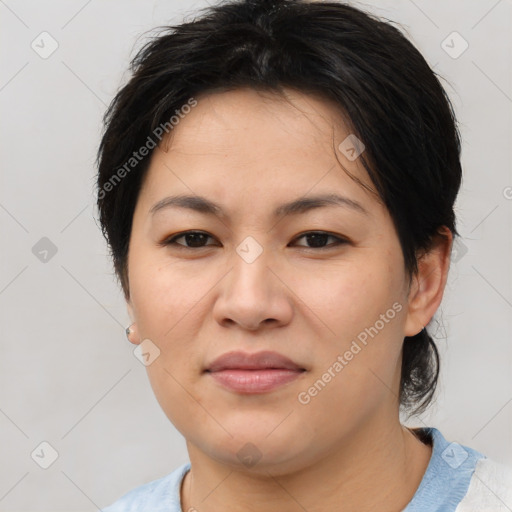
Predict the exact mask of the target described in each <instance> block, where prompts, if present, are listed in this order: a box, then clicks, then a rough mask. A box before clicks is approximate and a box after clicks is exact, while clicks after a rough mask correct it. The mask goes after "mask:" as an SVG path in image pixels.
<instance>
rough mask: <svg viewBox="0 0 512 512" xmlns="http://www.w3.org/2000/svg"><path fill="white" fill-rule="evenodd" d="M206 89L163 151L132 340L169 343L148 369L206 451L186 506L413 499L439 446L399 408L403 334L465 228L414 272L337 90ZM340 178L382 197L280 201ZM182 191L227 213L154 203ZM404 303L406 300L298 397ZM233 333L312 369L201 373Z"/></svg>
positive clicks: (137, 265)
mask: <svg viewBox="0 0 512 512" xmlns="http://www.w3.org/2000/svg"><path fill="white" fill-rule="evenodd" d="M197 99H198V105H197V106H196V107H195V108H193V109H192V110H191V112H190V113H189V114H188V115H186V116H185V117H184V118H183V119H182V120H181V121H180V123H179V125H177V126H176V127H175V128H174V130H173V132H172V138H171V139H170V140H168V141H167V142H168V144H167V147H162V148H160V149H158V150H157V151H155V152H154V153H153V156H152V160H151V163H150V168H149V170H148V174H147V176H146V179H145V181H144V184H143V187H142V190H141V192H140V196H139V199H138V202H137V205H136V209H135V213H134V217H133V226H132V233H131V239H130V248H129V254H128V280H129V297H128V298H127V302H128V310H129V313H130V315H131V318H132V321H133V322H134V325H133V332H132V334H131V335H130V339H131V341H132V342H133V343H140V342H141V341H142V340H145V339H149V340H151V342H152V343H154V344H155V345H156V346H157V347H158V349H159V350H160V355H159V357H158V358H156V359H155V361H154V362H153V363H152V364H150V365H149V366H148V367H147V371H148V375H149V379H150V382H151V385H152V388H153V390H154V392H155V395H156V397H157V399H158V401H159V403H160V405H161V407H162V409H163V410H164V412H165V413H166V415H167V416H168V418H169V419H170V421H171V422H172V423H173V424H174V425H175V426H176V428H177V429H178V430H179V431H180V432H181V433H182V434H183V436H184V437H185V439H186V443H187V448H188V452H189V456H190V461H191V471H190V472H189V473H187V475H186V477H185V479H184V482H183V485H182V488H181V500H182V508H183V510H184V511H188V510H190V509H191V508H192V507H193V509H195V510H198V511H201V512H210V511H220V510H222V511H224V512H225V511H235V510H237V511H239V510H247V511H265V512H272V511H274V510H275V511H278V510H279V511H282V510H286V511H295V510H297V511H299V510H300V511H303V510H304V509H306V510H308V512H316V511H326V510H328V511H331V510H343V511H344V512H352V511H354V512H356V511H357V512H362V511H366V510H368V511H369V510H380V511H382V512H385V511H396V510H401V509H402V508H404V507H405V506H406V505H407V503H408V502H409V501H410V500H411V499H412V497H413V495H414V493H415V491H416V489H417V487H418V486H419V484H420V482H421V478H422V477H423V474H424V472H425V470H426V468H427V465H428V462H429V459H430V456H431V448H430V446H428V445H425V444H423V443H422V442H420V441H419V440H418V439H417V438H416V437H415V436H414V435H413V434H412V433H411V431H409V430H408V429H407V428H405V427H403V426H402V425H401V424H400V421H399V414H398V398H397V395H398V390H399V382H400V363H401V347H402V343H403V339H404V336H412V335H414V334H416V333H418V332H419V331H421V329H422V328H423V326H425V325H427V324H428V322H429V321H430V319H431V318H432V316H433V315H434V313H435V311H436V310H437V308H438V307H439V305H440V302H441V299H442V295H443V290H444V287H445V284H446V278H447V272H448V266H449V253H450V248H451V240H452V239H451V233H450V232H449V230H447V229H444V234H445V236H444V237H441V236H440V237H438V238H437V239H436V242H435V244H434V246H433V248H432V250H431V251H430V252H428V253H427V254H425V255H423V256H422V257H421V258H420V260H419V272H418V274H417V275H416V276H413V278H412V280H411V281H410V280H409V276H408V274H407V272H406V270H405V267H404V260H403V254H402V250H401V247H400V244H399V240H398V237H397V234H396V231H395V228H394V225H393V222H392V219H391V217H390V215H389V212H388V211H387V209H386V208H385V207H384V206H383V205H382V203H381V202H380V201H379V200H378V198H377V197H376V196H375V195H374V194H372V193H370V192H368V191H367V190H365V189H364V188H363V187H361V186H360V185H358V184H357V183H356V182H354V181H353V180H351V179H350V178H349V177H348V176H347V174H346V173H345V172H344V171H343V169H342V167H341V165H343V166H344V167H345V168H346V169H347V170H348V171H349V172H350V173H351V174H353V175H355V176H357V177H358V178H359V179H360V180H362V181H363V182H364V183H366V184H367V185H368V186H370V187H371V188H373V187H372V184H371V182H370V180H369V178H368V176H367V175H366V172H365V171H364V168H363V167H362V164H361V162H360V159H356V160H355V161H349V160H348V159H347V158H346V157H345V155H344V154H343V153H342V152H340V151H338V150H337V147H338V144H339V143H340V142H342V141H343V140H344V139H345V138H346V137H347V135H348V134H350V130H349V129H348V128H347V125H346V124H345V123H344V121H343V118H342V117H341V115H339V114H338V113H337V111H336V109H335V108H334V107H333V105H331V104H329V103H328V102H326V101H325V100H323V99H320V98H316V97H314V96H311V95H304V94H302V93H300V92H297V91H294V90H290V89H288V90H286V98H283V97H282V96H279V95H273V94H270V93H262V92H256V91H254V90H250V89H240V90H236V91H230V92H222V93H215V94H210V95H205V96H202V97H200V98H197ZM335 152H336V155H335ZM336 156H337V158H336ZM333 192H336V193H338V194H340V195H343V196H345V197H348V198H350V199H351V200H353V201H357V202H358V203H360V204H361V205H362V206H363V207H364V209H365V210H366V211H367V214H363V213H361V212H359V211H356V210H353V209H350V208H348V207H343V206H327V207H321V208H315V209H312V210H310V211H307V212H305V213H302V214H298V215H291V216H287V217H279V218H274V217H273V216H272V212H273V210H274V208H276V207H277V206H279V205H281V204H283V203H285V202H288V201H291V200H294V199H298V198H302V197H304V196H307V197H310V196H312V195H316V194H320V193H333ZM175 194H192V195H201V196H204V197H206V198H208V199H210V200H212V201H215V202H216V203H218V204H219V205H220V206H221V207H222V209H223V210H224V213H223V214H216V215H207V214H204V213H200V212H196V211H192V210H190V209H185V208H178V207H169V208H163V209H161V210H159V211H158V212H157V213H155V214H151V213H150V209H151V208H152V207H153V205H155V204H156V203H158V202H159V201H161V200H162V199H163V198H165V197H167V196H170V195H175ZM186 230H199V231H202V232H205V233H207V234H208V235H209V237H210V238H208V237H207V238H205V239H203V242H201V243H200V245H201V244H202V247H199V248H194V247H193V246H192V247H190V245H189V247H187V240H186V239H184V238H183V237H182V238H181V239H178V241H177V242H176V243H175V244H174V245H167V246H165V245H163V244H161V242H163V241H164V240H166V239H169V238H170V237H171V236H172V235H175V234H177V233H180V232H182V231H186ZM308 231H324V232H328V234H333V235H335V236H338V237H340V238H345V239H347V242H346V243H342V244H338V245H336V239H335V238H331V237H329V238H327V237H325V238H324V239H323V240H324V241H323V242H322V243H323V245H324V246H327V248H324V249H321V248H320V249H319V248H316V247H315V245H314V241H313V243H312V242H311V239H308V238H307V237H304V236H302V237H301V235H303V234H304V233H305V232H308ZM248 236H251V237H253V238H254V239H255V240H256V241H257V243H258V244H259V245H260V246H261V247H262V248H263V252H262V253H261V254H260V255H259V257H257V258H256V259H255V261H253V262H251V263H248V262H247V261H245V260H244V259H243V258H242V257H240V256H239V254H238V253H237V251H236V248H237V246H239V244H240V243H241V242H242V241H243V240H244V239H245V238H246V237H248ZM189 243H190V241H189ZM179 244H181V245H179ZM394 303H398V304H400V305H401V306H402V307H401V311H400V312H398V313H396V315H395V316H394V318H393V319H392V320H389V321H388V322H387V323H385V326H384V328H382V329H380V330H379V332H378V334H377V335H375V336H374V337H373V338H369V342H368V344H367V345H366V346H364V347H363V348H362V349H361V351H360V352H358V353H357V355H355V356H354V357H353V359H352V360H351V361H349V362H348V364H347V365H346V366H344V367H343V370H342V371H341V372H339V373H338V374H337V375H336V377H334V378H332V379H331V381H330V382H329V383H328V384H327V385H326V386H325V387H324V388H323V389H322V390H321V391H320V392H319V393H318V394H317V395H316V396H314V397H313V398H311V400H310V402H309V403H307V404H302V403H300V402H299V401H298V398H297V397H298V394H299V393H300V392H303V391H307V390H308V388H310V387H311V386H312V385H313V384H314V383H315V381H317V380H318V379H319V378H320V377H321V376H322V375H323V374H324V373H325V372H326V371H327V369H328V368H329V367H332V365H333V363H334V362H335V361H336V359H337V357H338V356H339V355H340V354H344V353H345V352H346V351H347V350H348V349H349V348H350V345H351V343H352V341H353V340H354V339H356V337H357V335H358V334H359V333H361V332H362V331H364V329H365V328H368V327H370V326H374V325H375V324H376V321H377V320H378V319H379V318H381V316H380V315H382V314H385V313H386V311H387V310H389V309H390V308H392V305H393V304H394ZM231 350H243V351H245V352H251V353H253V352H258V351H260V350H274V351H277V352H280V353H281V354H284V355H286V356H288V357H289V358H291V359H292V360H293V361H295V362H296V363H298V364H299V365H300V366H301V367H303V368H305V369H306V371H305V372H303V373H302V375H301V376H300V377H299V378H298V379H296V380H294V381H292V382H290V383H288V384H286V385H284V386H282V387H280V388H279V389H277V390H274V391H272V392H268V393H264V394H259V395H244V394H239V393H234V392H232V391H229V390H227V389H225V388H223V387H221V386H220V385H219V384H218V383H217V382H215V381H214V380H213V379H212V378H211V376H209V375H208V374H205V373H204V372H203V370H204V369H205V368H206V366H207V365H208V363H211V362H212V361H213V359H215V358H216V357H218V356H219V355H221V354H223V353H225V352H228V351H231ZM246 443H252V444H253V445H254V446H255V447H256V448H257V452H258V453H260V454H261V459H259V460H258V462H257V463H256V464H255V465H254V466H252V467H248V466H246V465H244V464H242V463H241V461H240V460H239V458H238V457H237V452H238V451H239V450H240V449H241V448H242V447H244V445H246ZM253 450H254V449H253ZM340 504H343V508H342V509H340ZM193 509H192V510H193Z"/></svg>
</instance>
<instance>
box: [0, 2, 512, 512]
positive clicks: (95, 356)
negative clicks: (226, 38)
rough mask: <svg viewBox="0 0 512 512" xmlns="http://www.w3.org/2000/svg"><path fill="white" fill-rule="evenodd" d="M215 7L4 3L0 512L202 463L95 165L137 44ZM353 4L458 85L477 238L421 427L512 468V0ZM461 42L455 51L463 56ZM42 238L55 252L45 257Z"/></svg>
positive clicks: (447, 320) (72, 498)
mask: <svg viewBox="0 0 512 512" xmlns="http://www.w3.org/2000/svg"><path fill="white" fill-rule="evenodd" d="M205 5H206V3H205V2H195V3H192V2H185V1H178V0H172V1H151V2H150V1H142V0H130V1H127V0H110V1H103V2H101V1H100V0H89V1H85V0H73V1H70V0H66V1H64V0H60V1H57V0H54V1H32V2H29V1H23V0H0V20H1V30H0V38H1V42H0V51H1V70H2V72H1V78H0V108H1V119H2V122H1V133H0V145H1V165H2V168H1V169H2V171H1V178H0V179H1V181H0V229H1V252H0V258H1V260H0V320H1V330H0V333H1V336H2V340H1V358H0V432H1V437H0V446H1V452H0V456H1V461H2V464H1V467H0V510H2V511H6V510H10V511H22V510H24V511H26V510H32V511H43V510H45V511H46V510H48V511H49V510H52V511H64V510H66V511H75V510H84V511H92V510H97V509H98V508H100V507H102V506H106V505H107V504H109V503H111V502H112V501H114V500H115V499H116V498H117V497H119V496H120V495H121V494H123V493H125V492H126V491H128V490H129V489H131V488H133V487H135V486H136V485H139V484H141V483H143V482H146V481H148V480H151V479H154V478H157V477H159V476H162V475H164V474H166V473H169V472H170V471H171V470H172V469H174V468H175V467H177V466H178V465H180V464H182V463H183V462H185V461H186V460H187V454H186V450H185V444H184V441H183V438H182V437H181V435H180V434H179V433H177V432H176V430H175V429H174V427H173V426H172V425H171V424H170V423H169V422H168V420H167V418H166V417H165V416H164V414H163V412H162V411H161V410H160V408H159V406H158V404H157V402H156V399H155V398H154V397H153V394H152V391H151V388H150V386H149V383H148V381H147V377H146V373H145V368H144V367H143V365H142V364H141V363H139V361H138V360H137V359H136V358H135V357H134V356H133V353H132V350H133V346H132V345H130V344H129V343H128V342H127V341H126V339H125V337H124V327H125V325H126V324H127V323H128V316H127V313H126V310H125V305H124V302H123V298H122V295H121V293H120V291H119V289H118V288H117V285H116V283H115V281H114V279H113V277H112V276H113V274H112V268H111V265H110V262H109V259H108V252H107V249H106V246H105V243H104V241H103V238H102V236H101V234H100V230H99V228H98V223H97V221H96V220H95V218H96V210H95V207H94V197H93V190H94V173H95V168H94V157H95V151H96V147H97V144H98V141H99V135H100V129H101V116H102V114H103V112H104V110H105V108H106V105H107V104H108V103H109V102H110V100H111V99H112V97H113V95H114V93H115V92H116V90H117V88H118V86H119V85H120V83H121V82H122V80H125V79H126V78H127V77H128V74H127V72H126V69H127V65H128V61H129V58H130V57H131V56H133V54H134V53H133V49H134V45H136V47H139V46H140V44H141V42H143V39H140V38H139V39H138V36H139V35H140V34H142V33H143V32H144V31H146V30H148V29H150V28H153V27H155V26H158V25H162V24H165V23H168V22H173V23H176V22H179V21H181V20H182V19H183V15H184V14H185V13H187V12H193V11H194V10H195V9H196V8H197V7H200V6H205ZM356 5H363V6H365V7H367V8H368V9H369V10H371V11H373V12H375V13H377V14H380V15H384V16H386V17H388V18H390V19H392V20H395V21H397V22H399V23H401V24H403V25H404V27H405V28H406V30H407V32H408V34H409V36H410V37H411V38H412V40H413V41H414V43H415V44H416V45H417V46H418V47H419V49H420V50H421V51H422V52H423V54H424V55H425V56H426V58H427V60H428V62H429V63H430V64H431V65H432V66H433V67H434V68H435V70H436V71H437V72H438V73H440V74H441V75H442V76H444V77H445V78H446V79H447V81H448V84H447V88H448V91H449V94H450V96H451V98H452V100H453V103H454V106H455V108H456V111H457V114H458V117H459V120H460V123H461V131H462V136H463V139H464V145H463V164H464V183H463V188H462V191H461V195H460V197H459V199H458V202H457V214H458V217H459V231H460V233H461V234H462V236H463V240H462V243H461V244H458V245H457V247H456V249H455V250H456V252H455V260H456V261H455V262H454V263H453V265H452V268H451V270H450V277H449V282H448V285H447V289H446V293H445V297H444V300H443V305H442V308H441V310H440V311H439V314H438V315H437V318H438V319H439V321H440V322H442V323H440V325H439V328H438V330H437V333H436V334H437V337H438V339H439V347H440V350H441V353H442V361H443V370H442V379H441V387H440V392H439V394H438V400H437V403H436V405H435V406H434V407H433V408H432V409H431V410H430V412H429V413H428V414H427V415H424V416H423V417H422V418H419V419H415V420H412V421H411V422H410V423H409V424H410V425H414V426H421V425H424V424H426V425H432V426H436V427H437V428H439V429H440V430H441V431H442V432H443V434H444V435H445V437H447V438H448V439H450V440H453V441H457V442H459V443H462V444H467V445H470V446H472V447H473V448H476V449H477V450H479V451H481V452H483V453H485V454H487V455H488V456H489V457H491V458H494V459H495V460H498V461H501V462H504V463H507V464H512V428H511V426H512V403H511V402H512V343H511V339H512V336H511V334H512V314H511V313H512V309H511V308H512V272H511V264H510V261H511V257H510V255H511V249H512V188H511V187H512V172H511V164H510V162H511V154H510V152H511V143H510V141H511V140H512V133H511V120H512V116H511V103H512V93H511V62H512V55H511V48H512V45H511V41H510V36H509V34H510V33H511V30H512V27H511V20H512V12H511V11H512V4H511V1H510V0H508V1H507V0H501V1H496V0H485V1H484V0H482V1H471V2H470V1H464V2H463V1H462V0H458V1H453V0H452V1H446V2H442V3H441V2H427V1H426V0H423V1H420V0H415V1H412V0H407V1H406V0H387V1H383V2H378V3H377V2H373V3H372V2H370V3H365V4H356ZM377 5H378V7H377ZM43 31H46V32H48V33H49V34H51V36H52V37H53V38H54V39H55V40H56V41H57V42H58V48H57V50H56V51H55V52H54V53H53V54H52V55H50V56H49V57H48V58H46V59H43V58H42V57H41V56H40V54H38V53H36V51H35V50H33V49H32V47H31V43H32V41H34V40H35V41H36V43H35V44H39V46H40V47H41V46H42V45H43V43H41V42H40V39H41V37H40V36H39V34H41V32H43ZM453 31H457V32H458V33H459V34H460V35H461V36H462V37H463V38H464V39H465V40H466V41H467V42H468V43H469V47H468V49H467V50H466V51H465V52H464V53H462V54H461V55H460V56H458V58H453V56H450V55H448V53H447V52H446V51H445V49H443V47H442V41H443V40H445V39H446V38H447V36H448V35H449V34H451V33H452V32H453ZM457 37H458V36H456V39H453V37H452V38H451V39H448V40H447V43H445V47H446V45H447V44H448V45H449V46H452V48H451V49H450V50H449V51H451V52H452V54H454V52H455V53H458V52H459V51H460V50H461V48H462V46H461V44H462V40H461V39H460V38H459V39H457ZM44 48H45V49H46V51H47V50H48V49H49V48H50V42H49V40H48V39H47V40H46V42H45V43H44ZM40 51H41V50H40ZM419 86H421V84H419ZM43 237H47V238H48V239H49V240H51V242H52V244H54V245H55V247H56V249H57V252H56V254H54V255H52V252H51V250H50V252H48V253H47V254H46V255H45V253H44V252H41V251H43V250H44V248H45V244H48V242H47V241H43V242H39V241H40V239H41V238H43ZM38 242H39V244H42V246H39V245H36V244H37V243H38ZM34 246H36V249H34V252H35V253H36V254H34V252H33V247H34ZM41 258H43V259H44V258H46V260H47V261H41ZM42 441H47V442H48V443H50V444H51V445H52V446H53V447H54V449H55V450H56V451H57V452H58V454H59V457H58V458H57V460H56V461H55V462H54V463H53V464H52V465H51V466H50V467H49V468H48V469H46V470H44V469H42V468H41V467H39V465H38V464H36V462H35V461H34V460H33V459H32V458H31V453H32V452H33V450H34V449H36V448H37V447H38V446H39V444H40V443H41V442H42ZM36 453H39V455H40V457H39V459H38V458H37V456H34V458H35V459H36V460H39V461H42V462H44V460H43V459H44V458H45V457H46V458H48V457H49V453H50V452H49V450H48V449H46V451H45V449H44V448H43V452H41V448H39V451H37V450H36ZM42 453H44V456H43V455H42ZM47 461H48V459H47Z"/></svg>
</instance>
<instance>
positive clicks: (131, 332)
mask: <svg viewBox="0 0 512 512" xmlns="http://www.w3.org/2000/svg"><path fill="white" fill-rule="evenodd" d="M126 309H127V310H128V314H129V315H130V321H131V322H132V323H131V325H130V326H129V327H128V328H127V330H126V337H127V338H128V341H129V342H130V343H133V344H134V345H138V344H139V343H140V342H141V339H140V336H139V331H138V329H137V322H135V321H134V318H135V315H134V311H133V306H132V304H131V302H130V301H127V302H126Z"/></svg>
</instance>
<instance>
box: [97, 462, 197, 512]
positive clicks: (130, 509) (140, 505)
mask: <svg viewBox="0 0 512 512" xmlns="http://www.w3.org/2000/svg"><path fill="white" fill-rule="evenodd" d="M189 469H190V463H188V462H187V463H186V464H183V465H182V466H180V467H178V468H176V469H175V470H174V471H173V472H172V473H170V474H168V475H166V476H164V477H162V478H159V479H158V480H153V481H151V482H148V483H146V484H144V485H141V486H139V487H136V488H135V489H132V490H131V491H129V492H128V493H127V494H125V495H124V496H122V497H121V498H119V499H118V500H117V501H115V502H114V503H112V505H109V506H108V507H106V508H103V509H102V510H103V512H143V511H147V512H149V511H151V512H159V511H162V512H163V511H165V512H181V504H180V487H181V482H182V480H183V477H184V476H185V473H186V472H187V471H188V470H189Z"/></svg>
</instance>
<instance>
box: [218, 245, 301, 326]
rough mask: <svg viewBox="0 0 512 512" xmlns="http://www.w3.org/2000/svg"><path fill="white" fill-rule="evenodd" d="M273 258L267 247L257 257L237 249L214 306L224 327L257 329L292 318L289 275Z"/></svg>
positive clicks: (288, 320)
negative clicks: (247, 258)
mask: <svg viewBox="0 0 512 512" xmlns="http://www.w3.org/2000/svg"><path fill="white" fill-rule="evenodd" d="M270 259H271V258H270V257H269V254H268V252H267V251H265V250H264V251H263V252H262V253H261V254H260V255H259V256H258V257H257V258H256V259H255V260H254V261H251V260H246V259H244V258H243V257H242V256H240V255H239V254H238V253H236V252H234V254H233V256H232V268H231V271H230V272H228V274H227V275H226V276H225V278H224V279H222V281H221V282H220V283H219V285H220V287H221V288H220V291H219V294H218V296H217V300H216V302H215V305H214V308H213V315H214V318H215V319H216V321H217V322H218V323H219V324H221V325H222V326H223V327H229V326H235V325H236V326H239V327H240V328H242V329H245V330H249V331H256V330H258V329H262V328H268V327H281V326H284V325H286V324H288V323H289V322H290V321H291V319H292V316H293V306H292V295H293V294H292V293H291V291H290V288H289V287H288V286H287V285H286V276H284V275H282V274H283V272H279V270H278V267H279V266H278V265H277V264H275V263H276V262H275V261H270ZM269 264H270V266H269ZM271 267H272V268H271ZM280 274H281V275H280Z"/></svg>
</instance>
